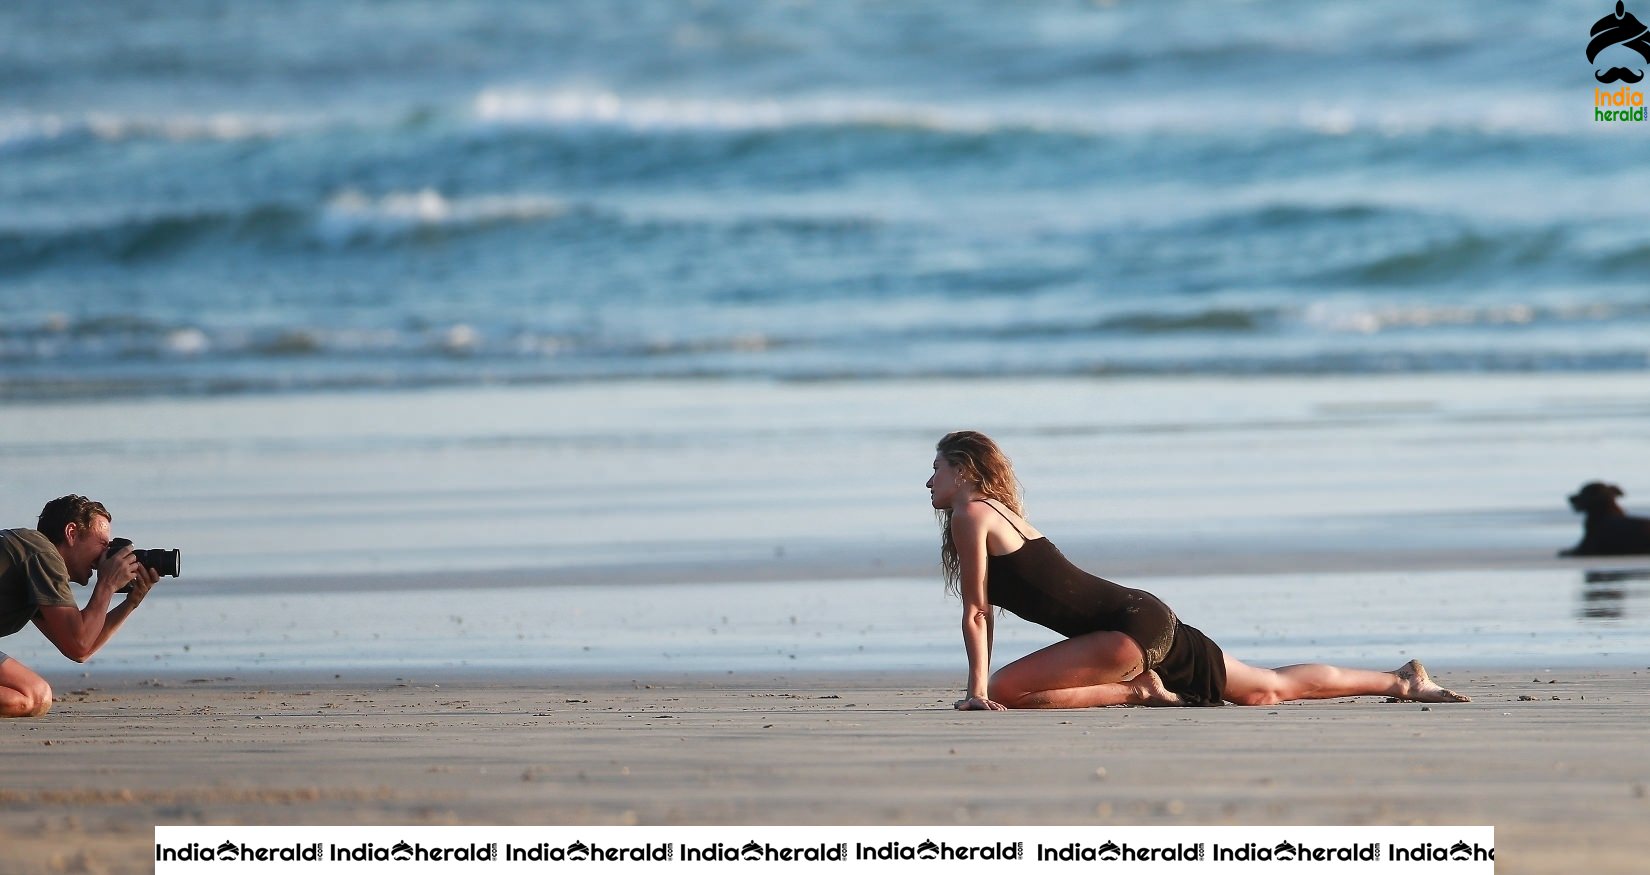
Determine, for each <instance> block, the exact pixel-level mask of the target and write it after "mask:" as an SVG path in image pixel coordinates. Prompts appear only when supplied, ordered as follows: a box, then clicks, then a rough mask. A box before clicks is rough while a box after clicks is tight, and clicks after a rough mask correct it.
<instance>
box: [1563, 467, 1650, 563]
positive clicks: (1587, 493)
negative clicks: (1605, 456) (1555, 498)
mask: <svg viewBox="0 0 1650 875" xmlns="http://www.w3.org/2000/svg"><path fill="white" fill-rule="evenodd" d="M1625 494H1626V493H1624V492H1622V491H1621V487H1619V486H1616V485H1615V484H1613V483H1600V482H1598V481H1597V480H1595V481H1593V482H1592V483H1589V484H1587V485H1586V486H1583V487H1581V491H1580V492H1577V493H1576V494H1575V495H1572V496H1570V506H1571V507H1573V508H1575V509H1576V513H1584V514H1586V515H1587V521H1586V523H1585V527H1584V528H1583V529H1582V536H1581V543H1579V544H1577V545H1575V546H1574V547H1571V548H1570V549H1568V550H1560V551H1559V553H1558V555H1560V556H1630V555H1633V554H1635V553H1650V520H1647V519H1645V518H1643V517H1636V516H1628V515H1627V512H1626V511H1624V510H1622V509H1621V505H1619V504H1617V503H1616V499H1618V498H1620V497H1622V496H1623V495H1625Z"/></svg>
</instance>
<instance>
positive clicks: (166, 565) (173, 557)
mask: <svg viewBox="0 0 1650 875" xmlns="http://www.w3.org/2000/svg"><path fill="white" fill-rule="evenodd" d="M130 546H132V542H131V541H128V540H126V539H125V538H113V539H110V541H109V549H107V550H105V551H104V552H103V558H105V559H107V558H108V557H110V556H113V555H115V554H116V553H119V552H120V551H121V550H124V549H126V548H127V547H130ZM132 558H134V559H136V560H137V561H138V564H140V565H142V566H143V567H145V568H147V569H149V570H151V571H153V572H155V573H156V574H159V575H161V576H163V577H177V576H178V570H179V569H180V568H182V567H183V551H181V550H162V549H160V548H158V547H156V548H154V549H150V550H133V551H132ZM131 589H132V585H131V584H130V583H128V584H126V585H125V586H123V587H121V588H120V589H117V590H115V592H130V591H131Z"/></svg>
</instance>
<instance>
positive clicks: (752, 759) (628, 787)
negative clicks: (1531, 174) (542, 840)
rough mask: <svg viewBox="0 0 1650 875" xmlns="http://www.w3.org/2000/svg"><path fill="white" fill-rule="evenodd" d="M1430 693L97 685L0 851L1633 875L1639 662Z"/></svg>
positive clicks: (589, 683) (18, 775)
mask: <svg viewBox="0 0 1650 875" xmlns="http://www.w3.org/2000/svg"><path fill="white" fill-rule="evenodd" d="M1434 668H1438V667H1436V666H1434ZM1439 674H1440V675H1441V676H1442V679H1443V680H1444V681H1446V682H1447V683H1448V684H1450V685H1452V686H1454V687H1456V688H1459V689H1461V690H1463V691H1466V692H1468V693H1469V694H1470V695H1473V696H1474V701H1473V702H1471V703H1467V704H1460V705H1430V706H1428V705H1419V704H1416V703H1399V704H1388V703H1385V702H1384V701H1382V700H1380V699H1377V698H1362V699H1348V700H1333V701H1327V702H1310V703H1289V704H1284V705H1276V706H1267V707H1254V708H1239V707H1235V706H1228V707H1224V708H1164V709H1153V708H1130V707H1117V708H1104V709H1086V710H1080V711H1019V712H1007V713H962V712H957V711H953V710H951V708H950V701H951V700H952V699H953V698H954V697H955V695H956V691H955V690H954V689H952V688H951V687H950V686H948V685H947V686H938V685H936V682H938V681H940V680H941V679H940V678H937V677H934V676H932V675H931V674H927V673H922V674H912V673H898V672H890V673H886V674H880V673H871V674H865V673H859V674H849V675H840V676H838V675H820V674H816V673H795V674H789V675H774V674H768V675H765V676H759V675H757V674H755V673H753V674H752V675H750V676H745V677H732V678H721V679H709V678H701V679H685V678H682V677H680V676H672V675H660V676H640V677H637V678H635V679H632V680H615V679H612V678H597V677H584V678H553V679H550V678H547V679H546V682H542V683H530V682H524V681H517V680H511V681H498V680H493V681H458V682H453V681H449V680H440V681H436V682H414V683H402V684H393V683H392V684H383V683H369V682H357V681H343V682H331V683H322V684H311V683H306V682H304V681H303V680H301V679H298V678H291V677H289V678H287V679H285V680H282V681H276V680H272V681H267V682H257V681H253V682H239V681H222V680H209V681H205V682H202V683H195V684H189V683H184V684H179V685H175V686H174V685H163V686H154V685H152V684H147V683H145V682H142V681H105V680H99V681H98V682H96V683H92V684H90V688H86V689H81V690H79V691H78V692H77V691H65V692H64V693H63V701H62V702H61V703H60V705H59V706H58V707H57V708H56V709H55V710H54V712H53V713H52V714H51V715H50V716H49V717H47V718H45V719H40V720H19V721H7V723H6V725H5V729H6V730H8V731H7V732H5V733H4V734H0V756H3V757H4V758H5V760H6V762H7V764H8V767H7V771H8V777H7V782H6V786H5V787H4V788H3V789H0V840H4V841H5V843H6V845H7V847H8V849H9V850H8V860H9V861H15V862H16V863H17V865H18V867H19V870H20V871H21V872H23V873H33V872H60V871H76V870H78V871H107V872H112V873H124V872H138V871H147V870H148V867H149V865H150V862H149V860H148V848H149V844H150V841H151V839H152V829H153V827H154V826H155V825H156V824H203V823H246V824H312V825H325V824H363V825H365V824H402V825H408V826H416V825H419V824H463V823H472V824H499V825H508V824H525V825H533V824H558V825H579V824H628V825H648V824H722V825H735V824H861V823H863V824H934V825H943V824H961V825H966V824H990V823H1001V824H1021V823H1023V824H1091V823H1092V824H1107V823H1114V824H1159V825H1175V824H1194V823H1195V824H1292V823H1299V824H1362V823H1381V824H1436V825H1444V824H1484V823H1487V824H1491V825H1494V826H1495V827H1496V829H1497V834H1496V837H1497V845H1498V848H1500V849H1503V852H1502V854H1501V855H1500V857H1499V859H1498V862H1497V865H1498V866H1499V867H1501V869H1500V870H1499V871H1507V872H1545V871H1556V870H1560V869H1562V870H1567V871H1577V870H1580V869H1586V870H1587V871H1593V872H1605V873H1614V872H1622V873H1626V872H1632V871H1637V869H1638V867H1639V866H1640V865H1641V862H1640V861H1642V859H1643V855H1645V854H1646V853H1650V835H1645V834H1644V833H1643V831H1642V830H1639V829H1637V825H1638V824H1641V823H1642V822H1643V820H1644V818H1645V817H1646V816H1650V799H1647V798H1646V795H1647V790H1646V788H1647V786H1650V761H1646V760H1645V759H1644V758H1643V757H1639V756H1635V755H1634V753H1633V752H1634V751H1641V750H1642V749H1643V745H1644V743H1645V741H1646V738H1647V736H1646V733H1647V730H1646V729H1645V728H1644V727H1645V726H1647V725H1650V687H1647V685H1646V684H1645V683H1644V680H1645V678H1646V677H1647V676H1650V668H1645V669H1642V670H1625V669H1609V670H1604V671H1592V670H1565V671H1562V672H1558V671H1555V672H1552V673H1551V674H1550V675H1548V674H1542V673H1541V672H1540V670H1538V669H1530V670H1527V671H1526V670H1502V669H1494V670H1487V671H1474V670H1465V669H1440V670H1439ZM1548 681H1552V682H1551V683H1548ZM1520 697H1528V698H1527V699H1521V698H1520ZM1278 751H1288V754H1287V756H1286V757H1280V755H1279V754H1278Z"/></svg>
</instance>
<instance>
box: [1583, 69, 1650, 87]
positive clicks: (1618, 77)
mask: <svg viewBox="0 0 1650 875" xmlns="http://www.w3.org/2000/svg"><path fill="white" fill-rule="evenodd" d="M1593 78H1594V79H1597V80H1598V81H1600V82H1603V83H1604V84H1606V85H1608V84H1610V83H1611V82H1626V83H1629V84H1632V83H1636V82H1638V81H1640V80H1641V79H1643V78H1644V71H1643V70H1639V71H1637V72H1634V71H1632V70H1629V69H1627V68H1626V67H1611V68H1610V69H1608V70H1605V71H1604V72H1602V73H1594V74H1593Z"/></svg>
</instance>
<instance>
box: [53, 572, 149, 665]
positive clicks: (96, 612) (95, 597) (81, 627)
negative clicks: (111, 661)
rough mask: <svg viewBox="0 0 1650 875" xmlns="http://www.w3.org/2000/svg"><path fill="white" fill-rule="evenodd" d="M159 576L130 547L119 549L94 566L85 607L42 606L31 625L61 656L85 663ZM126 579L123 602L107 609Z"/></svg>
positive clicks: (107, 641)
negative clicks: (128, 587) (127, 585)
mask: <svg viewBox="0 0 1650 875" xmlns="http://www.w3.org/2000/svg"><path fill="white" fill-rule="evenodd" d="M159 579H160V575H158V574H156V573H155V572H154V571H152V570H150V569H148V568H145V567H144V566H143V565H141V564H139V563H138V561H137V560H136V559H134V558H132V554H131V551H130V550H125V551H122V552H121V553H117V554H116V555H115V556H114V557H112V558H109V559H105V560H104V561H103V563H102V564H100V565H99V566H98V568H97V584H96V586H94V587H93V588H92V597H91V599H90V600H88V601H87V602H86V607H84V608H80V609H76V608H72V607H55V606H54V607H43V608H41V609H40V612H39V613H37V614H36V615H35V617H34V624H35V626H37V627H39V629H40V632H41V634H43V635H45V636H46V640H48V641H50V642H51V643H52V644H53V645H54V646H56V647H57V649H58V650H59V651H60V652H61V653H62V654H63V655H64V656H67V657H68V658H70V659H72V660H74V661H75V662H85V661H86V660H88V659H90V658H91V657H92V654H94V653H96V652H98V651H99V650H101V649H102V648H103V645H105V644H107V643H109V639H110V638H111V637H113V636H114V634H115V631H116V630H117V629H119V628H120V624H121V623H124V622H125V621H126V617H127V615H129V614H131V613H132V611H133V609H135V608H136V607H137V606H138V604H139V603H141V602H142V601H143V597H144V596H146V595H148V594H149V588H150V587H152V586H154V585H155V581H157V580H159ZM127 580H130V581H131V582H132V590H131V592H129V593H127V594H126V600H125V601H123V602H121V603H120V604H119V605H116V606H115V608H114V609H113V610H110V609H109V602H110V601H112V600H113V596H114V592H115V590H116V589H118V588H119V587H121V586H122V585H124V582H125V581H127Z"/></svg>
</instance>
